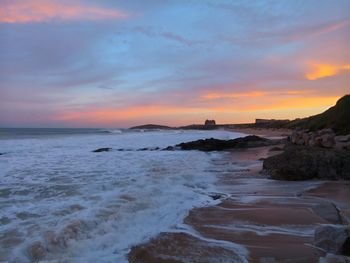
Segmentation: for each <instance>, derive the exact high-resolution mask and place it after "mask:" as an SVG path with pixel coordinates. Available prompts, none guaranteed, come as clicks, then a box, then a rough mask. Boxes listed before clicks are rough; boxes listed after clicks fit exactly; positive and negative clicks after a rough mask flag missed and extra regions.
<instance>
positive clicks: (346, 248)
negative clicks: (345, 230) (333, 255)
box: [341, 236, 350, 256]
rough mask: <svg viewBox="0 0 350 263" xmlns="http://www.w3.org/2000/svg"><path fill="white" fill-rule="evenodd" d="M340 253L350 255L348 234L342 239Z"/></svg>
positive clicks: (349, 237)
mask: <svg viewBox="0 0 350 263" xmlns="http://www.w3.org/2000/svg"><path fill="white" fill-rule="evenodd" d="M341 254H342V255H345V256H350V236H348V237H347V239H346V240H345V241H344V244H343V246H342V251H341Z"/></svg>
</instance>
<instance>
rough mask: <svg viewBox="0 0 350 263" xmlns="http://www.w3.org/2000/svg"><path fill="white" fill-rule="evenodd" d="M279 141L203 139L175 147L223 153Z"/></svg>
mask: <svg viewBox="0 0 350 263" xmlns="http://www.w3.org/2000/svg"><path fill="white" fill-rule="evenodd" d="M278 142H279V141H276V140H269V139H266V138H262V137H259V136H255V135H250V136H246V137H243V138H237V139H233V140H219V139H214V138H210V139H205V140H197V141H192V142H186V143H180V144H178V145H176V147H179V148H180V149H181V150H199V151H205V152H209V151H223V150H228V149H233V148H250V147H261V146H268V145H274V144H277V143H278Z"/></svg>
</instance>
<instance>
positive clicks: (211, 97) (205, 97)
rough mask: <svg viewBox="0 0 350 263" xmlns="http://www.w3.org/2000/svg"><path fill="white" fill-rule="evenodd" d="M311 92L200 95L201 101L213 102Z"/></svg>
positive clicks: (212, 93) (211, 93)
mask: <svg viewBox="0 0 350 263" xmlns="http://www.w3.org/2000/svg"><path fill="white" fill-rule="evenodd" d="M311 92H313V91H312V90H287V91H251V92H232V93H225V92H223V93H219V92H210V93H207V94H204V95H202V96H201V97H200V98H201V99H202V100H215V99H237V98H260V99H261V98H262V97H267V96H271V95H273V96H289V95H302V94H308V93H311Z"/></svg>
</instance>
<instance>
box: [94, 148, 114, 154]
mask: <svg viewBox="0 0 350 263" xmlns="http://www.w3.org/2000/svg"><path fill="white" fill-rule="evenodd" d="M111 150H112V148H99V149H96V150H94V151H92V152H94V153H100V152H109V151H111Z"/></svg>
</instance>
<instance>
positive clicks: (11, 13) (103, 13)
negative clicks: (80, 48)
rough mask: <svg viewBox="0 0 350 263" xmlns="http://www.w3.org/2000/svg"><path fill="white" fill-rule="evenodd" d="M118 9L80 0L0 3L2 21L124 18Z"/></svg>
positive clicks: (18, 0)
mask: <svg viewBox="0 0 350 263" xmlns="http://www.w3.org/2000/svg"><path fill="white" fill-rule="evenodd" d="M127 17H128V14H127V13H125V12H124V11H121V10H118V9H107V8H101V7H96V6H88V5H84V4H82V3H81V2H80V1H68V2H65V1H58V0H50V1H48V0H29V1H20V0H11V1H4V2H2V3H1V4H0V23H34V22H45V21H50V20H102V19H124V18H127Z"/></svg>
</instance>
